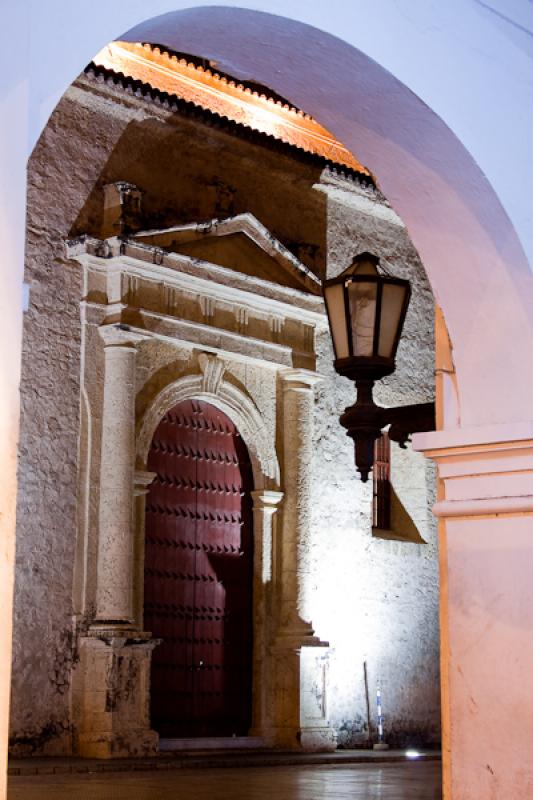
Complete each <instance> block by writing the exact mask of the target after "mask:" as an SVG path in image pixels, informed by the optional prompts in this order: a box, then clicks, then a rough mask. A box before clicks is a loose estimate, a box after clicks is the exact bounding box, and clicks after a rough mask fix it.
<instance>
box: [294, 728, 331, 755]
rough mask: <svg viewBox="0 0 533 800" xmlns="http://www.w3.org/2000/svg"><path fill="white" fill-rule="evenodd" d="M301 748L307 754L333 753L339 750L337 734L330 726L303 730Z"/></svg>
mask: <svg viewBox="0 0 533 800" xmlns="http://www.w3.org/2000/svg"><path fill="white" fill-rule="evenodd" d="M300 746H301V748H302V750H304V751H305V752H306V753H332V752H333V751H334V750H336V749H337V734H336V732H335V731H334V730H333V728H330V727H329V725H321V726H319V727H316V728H311V727H309V728H302V730H301V731H300Z"/></svg>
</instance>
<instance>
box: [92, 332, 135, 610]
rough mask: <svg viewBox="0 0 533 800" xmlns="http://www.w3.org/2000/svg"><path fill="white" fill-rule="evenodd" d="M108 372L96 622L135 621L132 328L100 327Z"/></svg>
mask: <svg viewBox="0 0 533 800" xmlns="http://www.w3.org/2000/svg"><path fill="white" fill-rule="evenodd" d="M99 333H100V335H101V337H102V339H103V341H104V353H105V372H104V398H103V411H102V439H101V453H100V507H99V528H98V560H97V577H96V624H100V625H101V624H104V625H107V626H117V625H118V626H123V625H131V624H132V623H133V620H134V610H133V473H134V465H135V356H136V347H135V341H134V339H133V338H132V335H131V333H130V332H129V331H124V330H122V329H121V328H119V327H118V326H115V325H112V326H111V325H110V326H104V327H102V328H100V329H99Z"/></svg>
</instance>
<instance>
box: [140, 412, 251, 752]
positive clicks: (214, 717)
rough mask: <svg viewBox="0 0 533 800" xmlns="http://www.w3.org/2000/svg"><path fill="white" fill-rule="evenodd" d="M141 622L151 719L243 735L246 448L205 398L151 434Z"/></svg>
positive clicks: (247, 614) (247, 688) (200, 731)
mask: <svg viewBox="0 0 533 800" xmlns="http://www.w3.org/2000/svg"><path fill="white" fill-rule="evenodd" d="M148 469H149V470H150V471H152V472H155V473H156V474H157V477H156V478H155V479H154V481H153V483H152V485H151V487H150V491H149V493H148V497H147V502H146V549H145V580H144V622H145V628H146V630H149V631H151V632H152V634H153V636H154V637H155V638H159V639H161V640H162V643H161V644H160V645H159V646H158V647H156V648H155V650H154V652H153V659H152V681H151V721H152V726H153V728H154V729H155V730H157V731H158V732H159V733H160V734H161V735H162V736H165V737H190V736H232V735H233V734H236V735H238V736H242V735H245V734H246V733H247V732H248V728H249V727H250V723H251V690H252V679H251V672H252V670H251V663H252V568H253V529H252V503H251V494H250V491H251V489H252V488H253V483H252V469H251V464H250V458H249V455H248V451H247V449H246V446H245V444H244V442H243V441H242V439H241V437H240V436H239V433H238V431H237V430H236V428H235V426H234V424H233V423H232V422H231V420H230V419H229V418H228V417H227V416H226V415H225V414H224V413H222V412H221V411H219V410H218V409H217V408H215V407H214V406H212V405H210V404H209V403H205V402H203V401H199V400H187V401H184V402H181V403H179V404H178V405H176V406H175V407H174V408H173V409H171V410H170V411H169V412H168V413H167V414H166V415H165V417H164V418H163V419H162V421H161V422H160V424H159V426H158V428H157V430H156V432H155V434H154V438H153V440H152V445H151V449H150V454H149V458H148Z"/></svg>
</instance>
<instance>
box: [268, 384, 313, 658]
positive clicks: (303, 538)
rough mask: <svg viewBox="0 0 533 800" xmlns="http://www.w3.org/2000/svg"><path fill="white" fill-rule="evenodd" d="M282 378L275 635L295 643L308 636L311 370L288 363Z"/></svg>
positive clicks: (309, 628) (311, 415)
mask: <svg viewBox="0 0 533 800" xmlns="http://www.w3.org/2000/svg"><path fill="white" fill-rule="evenodd" d="M280 376H281V380H282V382H283V432H282V435H283V481H282V482H283V488H284V490H285V499H284V502H283V535H282V541H281V547H280V552H279V567H278V568H279V578H280V596H279V601H280V602H279V629H278V638H285V639H290V640H291V641H293V642H294V643H295V644H296V645H300V644H301V643H302V642H303V641H304V640H305V639H310V638H313V633H314V632H313V628H312V626H311V620H310V618H309V613H310V612H309V607H308V606H309V604H308V597H307V594H308V592H309V586H308V583H309V581H308V580H307V579H308V576H309V571H310V568H309V558H310V542H309V535H310V526H311V467H310V465H311V459H312V457H313V416H314V386H315V384H316V383H318V382H319V381H320V380H321V378H320V376H319V375H317V374H316V373H315V372H310V371H308V370H304V369H289V370H284V371H282V372H281V373H280Z"/></svg>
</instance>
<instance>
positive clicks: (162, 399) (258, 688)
mask: <svg viewBox="0 0 533 800" xmlns="http://www.w3.org/2000/svg"><path fill="white" fill-rule="evenodd" d="M199 362H200V367H201V369H202V372H201V373H198V374H196V375H187V376H183V377H181V378H179V379H178V380H176V381H174V382H173V383H171V384H169V385H167V386H166V387H165V388H164V389H162V390H161V391H160V392H159V393H158V394H157V396H156V397H155V398H154V399H153V401H152V403H151V404H150V405H149V407H148V408H147V410H146V412H145V413H144V415H143V417H142V419H141V421H140V423H139V428H138V435H137V440H136V445H137V446H136V455H137V464H138V466H139V469H138V470H137V471H136V484H139V485H140V484H141V483H143V478H144V485H145V486H146V476H147V478H148V482H149V481H150V480H151V478H150V473H148V472H147V470H146V465H147V460H148V453H149V449H150V443H151V441H152V438H153V435H154V433H155V430H156V428H157V426H158V424H159V422H160V421H161V419H162V418H163V417H164V416H165V414H166V413H167V412H168V411H169V410H170V409H172V408H173V407H174V406H175V405H176V404H177V403H179V402H182V401H183V400H203V401H204V402H207V403H210V404H211V405H213V406H215V407H216V408H218V409H219V410H220V411H223V412H224V413H225V414H227V416H228V417H229V418H230V419H231V421H232V422H233V423H234V424H235V426H236V428H237V430H238V431H239V433H240V435H241V436H242V439H243V441H244V443H245V445H246V447H247V449H248V453H249V455H250V461H251V464H252V472H253V480H254V490H253V491H252V498H253V532H254V545H253V547H254V553H253V559H254V566H253V591H252V598H253V599H252V603H253V608H252V620H253V653H252V728H251V731H250V733H251V734H252V735H254V736H260V737H263V738H265V739H267V740H269V741H271V738H272V727H273V721H272V720H269V719H268V717H269V703H268V696H269V695H270V691H269V682H270V681H269V677H270V675H269V673H270V669H269V652H268V651H269V632H268V631H267V627H268V626H267V625H266V621H267V619H268V612H267V606H268V603H269V596H268V595H269V591H268V587H269V582H270V581H271V580H272V577H273V570H272V564H271V561H272V552H273V539H274V536H275V529H276V521H275V517H276V511H277V509H278V507H279V504H280V503H281V501H282V499H283V492H282V491H281V490H280V486H279V475H280V469H279V462H278V458H277V454H276V451H275V448H274V446H273V445H272V444H271V442H270V441H269V439H268V437H267V436H266V434H265V426H264V421H263V420H262V418H261V415H260V413H259V410H258V409H257V407H256V406H255V404H254V402H253V400H252V399H251V398H250V397H249V396H247V395H246V394H244V392H242V391H240V389H238V388H237V387H235V386H234V385H233V384H231V383H230V382H229V381H225V380H224V377H223V376H224V372H225V363H224V361H223V360H222V359H220V358H219V357H218V356H216V355H214V354H211V353H210V354H206V353H202V354H200V357H199ZM152 477H153V475H152ZM148 485H149V483H148ZM145 499H146V492H145V491H141V492H138V494H137V498H136V503H135V519H134V531H135V541H136V549H137V552H138V553H139V558H138V563H137V565H136V570H135V571H136V577H135V581H134V583H135V608H136V616H137V623H138V625H139V628H142V613H143V605H144V598H143V582H142V575H143V566H144V537H145Z"/></svg>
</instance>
